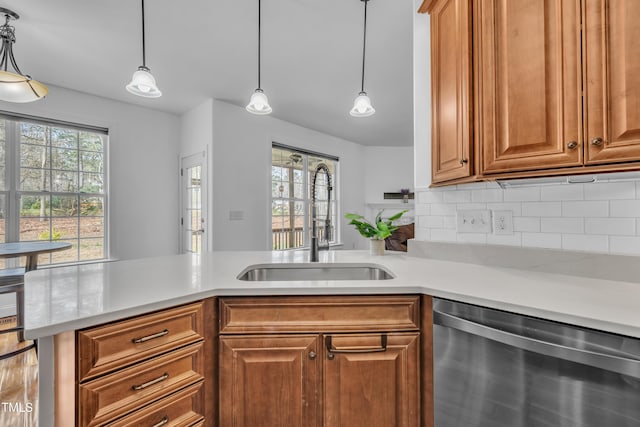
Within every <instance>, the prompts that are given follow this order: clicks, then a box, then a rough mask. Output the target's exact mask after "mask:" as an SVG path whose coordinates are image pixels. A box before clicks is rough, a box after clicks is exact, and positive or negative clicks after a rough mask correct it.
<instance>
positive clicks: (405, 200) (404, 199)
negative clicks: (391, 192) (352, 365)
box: [402, 194, 409, 203]
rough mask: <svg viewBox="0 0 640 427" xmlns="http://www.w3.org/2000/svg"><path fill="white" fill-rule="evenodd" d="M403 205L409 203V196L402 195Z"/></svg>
mask: <svg viewBox="0 0 640 427" xmlns="http://www.w3.org/2000/svg"><path fill="white" fill-rule="evenodd" d="M402 203H409V195H408V194H403V195H402Z"/></svg>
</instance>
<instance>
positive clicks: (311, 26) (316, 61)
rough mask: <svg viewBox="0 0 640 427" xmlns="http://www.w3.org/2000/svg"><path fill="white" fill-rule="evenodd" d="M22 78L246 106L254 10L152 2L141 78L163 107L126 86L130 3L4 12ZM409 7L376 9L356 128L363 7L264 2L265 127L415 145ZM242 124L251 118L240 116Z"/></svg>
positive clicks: (47, 2)
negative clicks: (367, 104) (13, 15)
mask: <svg viewBox="0 0 640 427" xmlns="http://www.w3.org/2000/svg"><path fill="white" fill-rule="evenodd" d="M0 7H5V8H9V9H11V10H14V11H15V12H17V13H18V14H19V15H20V19H19V20H18V21H17V22H15V23H14V25H15V27H16V40H17V41H16V44H15V46H14V53H15V56H16V60H17V62H18V65H19V66H20V68H21V70H22V72H24V73H26V74H29V75H31V76H32V77H33V78H34V79H36V80H39V81H42V82H43V83H46V84H51V85H55V86H60V87H65V88H70V89H74V90H78V91H81V92H86V93H90V94H93V95H98V96H102V97H107V98H111V99H115V100H119V101H124V102H129V103H132V104H137V105H141V106H145V107H148V108H153V109H158V110H162V111H167V112H170V113H174V114H182V113H184V112H185V111H188V110H189V109H191V108H193V107H195V106H196V105H198V104H200V103H201V102H203V101H204V100H205V99H208V98H216V99H220V100H223V101H226V102H230V103H232V104H236V105H238V106H243V107H244V106H245V105H246V104H247V103H248V101H249V97H250V95H251V93H252V92H253V90H254V89H255V88H256V86H257V21H258V18H257V8H258V2H257V0H187V1H180V2H178V1H172V0H147V1H146V3H145V15H146V16H145V24H146V34H147V35H146V51H147V66H148V67H149V68H151V71H152V73H153V75H154V76H155V78H156V80H157V82H158V86H159V88H160V90H162V92H163V96H162V97H161V98H158V99H144V98H139V97H136V96H134V95H131V94H130V93H128V92H127V91H126V90H125V89H124V86H125V85H126V84H127V83H128V82H129V80H130V79H131V75H132V73H133V72H134V71H135V70H136V69H137V67H138V66H139V65H141V63H142V53H141V33H140V32H141V15H140V14H141V11H140V1H137V0H55V1H51V0H4V1H0ZM413 13H415V11H414V10H413V0H371V1H370V2H369V5H368V14H367V55H366V61H367V62H366V80H365V90H366V91H367V92H368V94H369V96H370V97H371V100H372V103H373V106H374V107H375V108H376V110H377V111H376V114H375V115H374V116H372V117H368V118H353V117H351V116H350V115H349V110H350V108H351V107H352V105H353V100H354V98H355V97H356V95H357V94H358V92H359V91H360V73H361V66H362V20H363V3H362V2H361V1H358V0H263V1H262V82H261V83H262V88H263V89H264V91H265V93H266V94H267V96H268V97H269V102H270V104H271V106H272V107H273V114H272V116H274V117H277V118H279V119H282V120H286V121H289V122H292V123H296V124H298V125H301V126H305V127H307V128H311V129H315V130H318V131H321V132H324V133H327V134H330V135H334V136H338V137H340V138H344V139H347V140H350V141H354V142H357V143H360V144H364V145H373V146H376V145H377V146H408V145H412V144H413V101H412V97H413V86H412V85H413V78H412V76H413V75H412V39H413V36H412V34H413V30H412V22H413V21H412V16H413ZM247 114H249V113H247Z"/></svg>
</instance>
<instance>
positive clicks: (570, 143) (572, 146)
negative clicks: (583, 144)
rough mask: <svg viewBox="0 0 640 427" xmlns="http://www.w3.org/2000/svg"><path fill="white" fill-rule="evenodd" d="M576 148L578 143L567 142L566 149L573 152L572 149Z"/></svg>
mask: <svg viewBox="0 0 640 427" xmlns="http://www.w3.org/2000/svg"><path fill="white" fill-rule="evenodd" d="M577 146H578V143H577V142H576V141H569V142H567V148H568V149H570V150H573V149H574V148H576V147H577Z"/></svg>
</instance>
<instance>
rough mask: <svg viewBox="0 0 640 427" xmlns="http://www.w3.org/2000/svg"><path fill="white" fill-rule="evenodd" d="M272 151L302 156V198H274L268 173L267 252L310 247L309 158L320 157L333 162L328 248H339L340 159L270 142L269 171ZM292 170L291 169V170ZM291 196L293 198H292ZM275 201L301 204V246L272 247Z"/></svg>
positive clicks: (271, 168) (271, 162) (271, 163)
mask: <svg viewBox="0 0 640 427" xmlns="http://www.w3.org/2000/svg"><path fill="white" fill-rule="evenodd" d="M274 149H280V150H287V151H291V152H293V153H297V154H300V155H301V156H302V160H303V165H302V171H303V173H302V180H303V182H302V188H303V198H302V199H296V198H295V194H293V195H291V194H290V197H288V198H286V199H285V198H279V197H274V195H273V189H272V185H273V175H272V173H270V180H269V207H270V210H269V250H272V251H276V252H284V251H291V250H305V249H309V248H310V245H311V239H310V232H311V227H310V225H311V194H310V191H311V177H310V175H311V171H310V170H309V157H320V158H322V159H326V160H331V161H333V162H334V168H335V170H334V173H333V174H332V182H331V185H332V188H333V191H332V193H331V203H332V205H333V206H335V215H334V218H333V219H334V221H333V223H332V226H333V230H334V232H333V236H332V237H333V239H332V240H331V242H330V246H340V245H341V244H342V243H341V226H340V211H341V209H340V208H341V200H340V192H339V183H340V158H339V157H338V156H335V155H330V154H324V153H319V152H315V151H310V150H305V149H302V148H298V147H293V146H290V145H284V144H280V143H278V142H272V145H271V151H270V153H271V154H270V167H269V169H270V171H272V170H273V167H274V166H275V165H274V162H273V151H274ZM292 170H293V169H292ZM292 196H293V197H292ZM277 200H289V201H290V202H289V203H291V201H293V202H294V203H295V202H302V204H303V231H302V233H303V244H302V246H296V247H287V248H283V249H277V248H275V245H274V243H273V242H274V229H273V218H274V216H273V205H274V201H277Z"/></svg>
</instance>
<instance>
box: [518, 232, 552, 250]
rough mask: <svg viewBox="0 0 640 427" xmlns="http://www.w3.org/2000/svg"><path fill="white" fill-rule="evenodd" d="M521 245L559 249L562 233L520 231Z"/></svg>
mask: <svg viewBox="0 0 640 427" xmlns="http://www.w3.org/2000/svg"><path fill="white" fill-rule="evenodd" d="M522 246H525V247H534V248H549V249H560V248H561V247H562V235H561V234H558V233H522Z"/></svg>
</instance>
